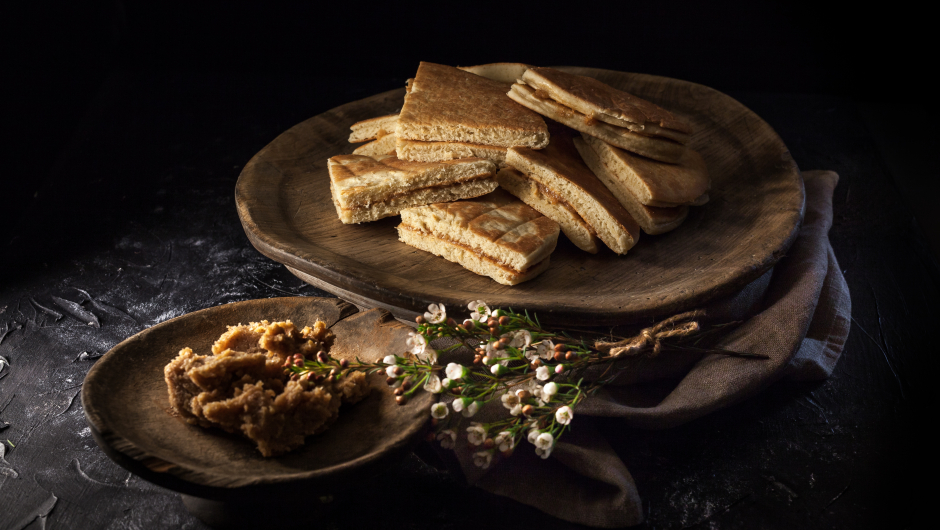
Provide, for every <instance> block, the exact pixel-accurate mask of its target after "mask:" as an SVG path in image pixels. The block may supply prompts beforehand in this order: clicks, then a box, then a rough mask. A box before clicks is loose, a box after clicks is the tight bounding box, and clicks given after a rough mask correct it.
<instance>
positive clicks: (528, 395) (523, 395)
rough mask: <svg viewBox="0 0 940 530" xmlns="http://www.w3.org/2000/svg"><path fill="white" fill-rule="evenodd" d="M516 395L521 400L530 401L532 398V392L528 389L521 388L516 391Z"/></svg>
mask: <svg viewBox="0 0 940 530" xmlns="http://www.w3.org/2000/svg"><path fill="white" fill-rule="evenodd" d="M516 395H517V396H519V400H520V401H528V400H530V399H532V392H529V391H528V390H520V391H518V392H516Z"/></svg>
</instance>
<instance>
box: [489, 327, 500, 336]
mask: <svg viewBox="0 0 940 530" xmlns="http://www.w3.org/2000/svg"><path fill="white" fill-rule="evenodd" d="M490 335H492V336H493V337H498V336H499V328H497V327H490Z"/></svg>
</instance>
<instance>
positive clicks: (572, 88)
mask: <svg viewBox="0 0 940 530" xmlns="http://www.w3.org/2000/svg"><path fill="white" fill-rule="evenodd" d="M522 80H523V81H524V82H525V83H526V84H527V85H529V86H530V87H532V88H534V89H536V90H538V91H540V92H542V93H544V94H547V95H548V97H550V98H552V99H554V100H555V101H557V102H559V103H561V104H562V105H564V106H566V107H569V108H572V109H574V110H576V111H578V112H580V113H581V114H584V115H585V116H590V117H591V118H593V119H595V120H599V121H602V122H605V123H609V124H611V125H615V126H618V127H625V128H627V129H629V130H631V131H634V132H638V133H642V134H645V135H647V136H657V137H664V138H669V139H670V140H675V141H677V142H679V143H683V144H684V143H686V142H688V141H689V136H690V135H691V133H692V128H691V127H690V126H689V125H688V124H687V123H686V122H685V121H683V120H681V119H680V118H678V117H676V116H675V115H674V114H672V113H671V112H669V111H668V110H666V109H664V108H662V107H660V106H659V105H656V104H655V103H653V102H651V101H647V100H645V99H643V98H640V97H637V96H634V95H633V94H630V93H628V92H624V91H623V90H618V89H616V88H614V87H612V86H610V85H608V84H606V83H603V82H601V81H598V80H597V79H594V78H591V77H586V76H583V75H576V74H569V73H567V72H562V71H561V70H556V69H554V68H535V67H533V68H529V69H527V70H526V71H525V73H523V74H522Z"/></svg>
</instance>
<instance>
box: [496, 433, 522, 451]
mask: <svg viewBox="0 0 940 530" xmlns="http://www.w3.org/2000/svg"><path fill="white" fill-rule="evenodd" d="M493 441H494V442H496V447H498V448H499V450H500V452H503V453H505V452H506V451H509V450H510V449H512V448H514V447H515V446H516V440H515V438H513V436H512V433H510V432H509V431H503V432H501V433H499V434H497V435H496V438H493Z"/></svg>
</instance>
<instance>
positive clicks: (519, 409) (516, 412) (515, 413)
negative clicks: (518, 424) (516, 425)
mask: <svg viewBox="0 0 940 530" xmlns="http://www.w3.org/2000/svg"><path fill="white" fill-rule="evenodd" d="M509 413H510V414H512V415H513V416H518V415H520V414H522V403H519V404H518V405H516V406H515V407H513V408H511V409H509Z"/></svg>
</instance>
